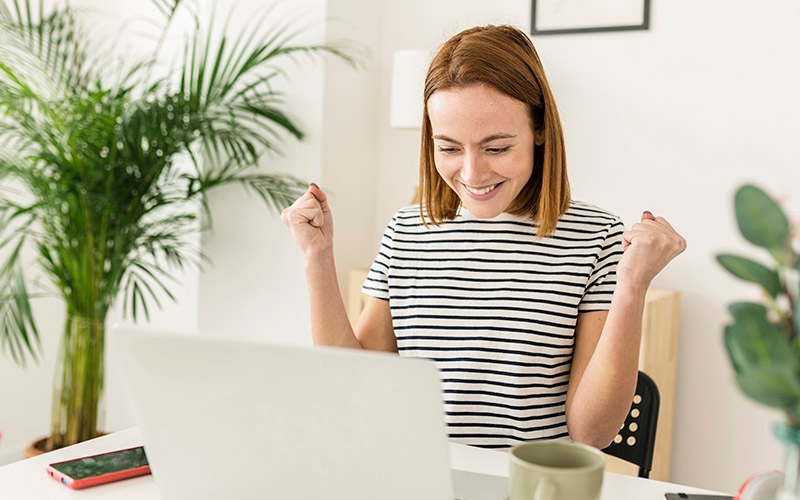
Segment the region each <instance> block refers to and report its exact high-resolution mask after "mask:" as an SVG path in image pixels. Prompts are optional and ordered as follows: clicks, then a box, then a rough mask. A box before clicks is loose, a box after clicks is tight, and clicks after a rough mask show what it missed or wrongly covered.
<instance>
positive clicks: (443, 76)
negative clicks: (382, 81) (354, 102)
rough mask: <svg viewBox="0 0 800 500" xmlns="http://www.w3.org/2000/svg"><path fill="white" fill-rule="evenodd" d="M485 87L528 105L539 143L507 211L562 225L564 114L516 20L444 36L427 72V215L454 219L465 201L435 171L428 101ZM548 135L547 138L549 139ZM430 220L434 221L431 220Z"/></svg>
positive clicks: (544, 227) (422, 180) (423, 178)
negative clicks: (530, 168) (443, 92)
mask: <svg viewBox="0 0 800 500" xmlns="http://www.w3.org/2000/svg"><path fill="white" fill-rule="evenodd" d="M472 85H486V86H488V87H491V88H493V89H495V90H497V91H498V92H500V93H502V94H505V95H507V96H509V97H511V98H513V99H516V100H518V101H521V102H522V103H524V104H525V105H526V107H527V108H528V112H529V114H530V118H531V127H532V129H533V133H534V137H536V138H537V140H536V141H535V143H537V144H540V145H535V146H534V161H533V173H532V174H531V178H530V179H529V180H528V182H527V184H526V185H525V186H524V187H523V188H522V191H520V193H519V195H518V196H517V198H516V199H515V200H514V201H513V202H512V203H511V205H510V206H509V208H508V210H507V212H509V213H511V214H514V215H522V216H525V215H528V216H530V217H531V218H532V220H533V221H534V222H535V223H536V224H538V226H539V227H538V232H537V235H538V236H548V235H551V234H552V233H553V231H555V228H556V224H557V223H558V219H559V218H560V217H561V216H562V215H563V214H564V212H566V211H567V209H568V208H569V202H570V189H569V179H568V178H567V166H566V152H565V149H564V133H563V130H562V128H561V120H560V119H559V116H558V110H557V109H556V103H555V99H554V98H553V94H552V92H551V91H550V86H549V85H548V83H547V79H546V78H545V74H544V68H543V67H542V63H541V61H540V60H539V56H538V54H537V53H536V49H535V48H534V46H533V44H532V43H531V41H530V39H529V38H528V36H527V35H526V34H525V33H523V32H522V31H520V30H518V29H516V28H514V27H511V26H491V25H490V26H479V27H475V28H470V29H467V30H465V31H462V32H461V33H458V34H457V35H455V36H453V37H452V38H450V39H449V40H448V41H447V42H445V43H444V44H443V45H442V46H441V47H440V48H439V50H438V51H437V52H436V54H435V55H434V57H433V60H432V61H431V64H430V67H429V68H428V73H427V76H426V77H425V93H424V103H423V110H424V112H423V118H422V140H421V149H420V170H419V190H420V193H419V194H420V199H421V203H420V215H422V220H423V221H426V217H425V213H424V210H425V209H427V220H429V221H430V222H431V223H433V224H435V225H439V224H440V223H441V222H443V221H446V220H452V219H454V218H455V216H456V214H457V212H458V209H459V207H460V206H461V200H460V199H459V197H458V195H457V194H456V193H455V192H454V191H453V190H452V189H451V188H450V186H448V185H447V183H445V181H444V179H442V177H441V176H440V175H439V173H438V172H437V171H436V165H435V163H434V147H433V137H432V134H433V131H432V129H431V121H430V118H429V116H428V99H429V98H430V97H431V96H432V95H433V94H434V93H435V92H437V91H439V90H454V89H459V88H464V87H469V86H472ZM542 139H543V140H542ZM423 207H424V208H423ZM426 224H427V222H426Z"/></svg>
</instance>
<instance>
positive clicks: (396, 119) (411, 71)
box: [390, 50, 430, 129]
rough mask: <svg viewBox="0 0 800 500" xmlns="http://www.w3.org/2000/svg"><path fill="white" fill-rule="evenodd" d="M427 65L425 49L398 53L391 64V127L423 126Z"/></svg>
mask: <svg viewBox="0 0 800 500" xmlns="http://www.w3.org/2000/svg"><path fill="white" fill-rule="evenodd" d="M429 63H430V53H429V52H428V51H426V50H398V51H397V52H395V53H394V61H393V64H392V101H391V108H390V122H391V125H392V127H393V128H411V129H419V128H421V127H422V103H423V93H424V90H425V74H426V73H427V71H428V64H429Z"/></svg>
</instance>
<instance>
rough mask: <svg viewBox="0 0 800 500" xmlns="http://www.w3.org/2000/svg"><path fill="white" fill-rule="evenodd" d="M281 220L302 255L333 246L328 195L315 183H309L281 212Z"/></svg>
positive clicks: (325, 249) (322, 250)
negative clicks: (289, 231) (306, 189)
mask: <svg viewBox="0 0 800 500" xmlns="http://www.w3.org/2000/svg"><path fill="white" fill-rule="evenodd" d="M281 220H282V221H283V223H284V224H285V225H286V227H288V228H289V229H290V230H291V231H292V237H294V241H295V243H297V246H299V247H300V250H301V251H302V252H303V255H306V256H308V255H311V254H314V253H319V252H324V251H327V250H330V249H331V248H332V247H333V216H332V215H331V210H330V207H329V206H328V197H327V196H325V193H323V192H322V189H320V188H319V186H317V185H316V184H314V183H311V185H310V186H309V187H308V191H306V193H305V194H304V195H303V196H301V197H300V198H298V199H297V201H295V202H294V203H293V204H292V205H291V206H290V207H288V208H286V209H285V210H284V211H283V212H281Z"/></svg>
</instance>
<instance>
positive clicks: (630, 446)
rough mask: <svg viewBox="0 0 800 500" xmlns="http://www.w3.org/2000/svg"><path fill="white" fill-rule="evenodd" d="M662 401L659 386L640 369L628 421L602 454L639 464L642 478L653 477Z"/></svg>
mask: <svg viewBox="0 0 800 500" xmlns="http://www.w3.org/2000/svg"><path fill="white" fill-rule="evenodd" d="M660 402H661V398H660V396H659V394H658V386H656V383H655V382H654V381H653V379H652V378H650V376H649V375H647V374H646V373H644V372H643V371H640V372H639V378H638V379H637V381H636V393H635V394H634V396H633V404H632V405H631V409H630V411H629V412H628V416H627V417H625V423H624V424H623V426H622V428H621V429H620V430H619V434H617V436H616V437H615V438H614V441H613V442H612V443H611V444H610V445H608V447H606V448H605V449H603V450H602V451H603V453H608V454H609V455H612V456H615V457H617V458H621V459H622V460H625V461H626V462H630V463H632V464H634V465H638V466H639V477H644V478H648V477H650V470H651V468H652V467H653V451H654V449H655V446H656V427H657V426H658V407H659V404H660Z"/></svg>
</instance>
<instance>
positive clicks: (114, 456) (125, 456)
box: [47, 446, 150, 490]
mask: <svg viewBox="0 0 800 500" xmlns="http://www.w3.org/2000/svg"><path fill="white" fill-rule="evenodd" d="M47 473H48V474H50V477H52V478H53V479H55V480H57V481H60V482H61V483H63V484H65V485H66V486H68V487H69V488H72V489H74V490H79V489H81V488H88V487H89V486H95V485H98V484H105V483H110V482H112V481H119V480H120V479H127V478H130V477H136V476H142V475H144V474H150V465H149V464H148V463H147V455H145V453H144V447H143V446H137V447H136V448H128V449H125V450H117V451H111V452H108V453H100V454H98V455H90V456H86V457H81V458H74V459H72V460H65V461H63V462H54V463H52V464H49V465H48V466H47Z"/></svg>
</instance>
